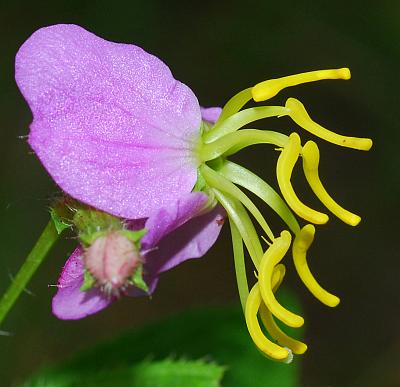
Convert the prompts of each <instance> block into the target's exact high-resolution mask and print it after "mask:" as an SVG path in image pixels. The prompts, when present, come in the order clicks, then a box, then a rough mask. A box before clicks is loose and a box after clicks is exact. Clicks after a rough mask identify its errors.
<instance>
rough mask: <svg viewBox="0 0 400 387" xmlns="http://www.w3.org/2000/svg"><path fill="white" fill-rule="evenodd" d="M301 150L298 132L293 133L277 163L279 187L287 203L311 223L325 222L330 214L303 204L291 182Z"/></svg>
mask: <svg viewBox="0 0 400 387" xmlns="http://www.w3.org/2000/svg"><path fill="white" fill-rule="evenodd" d="M300 152H301V144H300V137H299V135H298V134H297V133H292V134H291V135H290V136H289V141H288V143H287V144H286V146H285V147H284V148H283V150H282V153H281V154H280V156H279V158H278V162H277V165H276V176H277V179H278V184H279V188H280V190H281V192H282V195H283V197H284V198H285V200H286V202H287V204H288V205H289V207H290V208H291V209H292V210H293V211H294V212H295V213H296V214H297V215H299V216H300V217H302V218H303V219H306V220H308V221H309V222H311V223H315V224H324V223H326V222H327V221H328V220H329V217H328V215H326V214H323V213H322V212H318V211H315V210H313V209H312V208H310V207H307V206H306V205H305V204H303V203H302V202H301V201H300V199H299V198H298V197H297V195H296V193H295V192H294V190H293V187H292V184H291V182H290V179H291V177H292V171H293V168H294V166H295V164H296V161H297V159H298V158H299V155H300Z"/></svg>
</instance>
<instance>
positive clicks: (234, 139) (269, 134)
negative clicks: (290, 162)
mask: <svg viewBox="0 0 400 387" xmlns="http://www.w3.org/2000/svg"><path fill="white" fill-rule="evenodd" d="M287 139H288V137H287V136H286V135H284V134H282V133H278V132H273V131H270V130H258V129H242V130H240V131H237V132H233V133H229V134H227V135H226V136H223V137H220V138H218V139H217V140H215V141H213V142H211V143H208V144H204V145H203V146H202V148H201V150H200V159H201V161H202V162H205V161H209V160H213V159H215V158H217V157H219V156H221V155H224V156H229V155H232V154H235V153H236V152H238V151H240V150H241V149H243V148H245V147H247V146H249V145H256V144H273V145H276V146H279V147H283V146H284V145H285V144H286V143H287Z"/></svg>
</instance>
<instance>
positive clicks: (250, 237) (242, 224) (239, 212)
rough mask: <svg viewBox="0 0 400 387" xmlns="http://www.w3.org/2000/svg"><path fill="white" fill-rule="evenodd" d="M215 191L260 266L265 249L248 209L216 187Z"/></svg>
mask: <svg viewBox="0 0 400 387" xmlns="http://www.w3.org/2000/svg"><path fill="white" fill-rule="evenodd" d="M213 191H214V194H215V197H216V198H217V199H218V201H219V203H220V204H221V205H222V206H223V207H224V208H225V210H226V212H227V213H228V217H229V219H232V221H233V222H234V223H235V226H236V227H237V229H238V230H239V233H240V236H241V237H242V238H243V241H244V244H245V245H246V248H247V250H248V252H249V254H250V257H251V259H252V261H253V263H254V266H255V267H256V268H258V266H259V264H260V260H261V257H262V255H263V250H262V247H261V243H260V240H259V238H258V235H257V232H256V230H255V228H254V225H253V223H252V221H251V219H250V217H249V215H248V213H247V211H246V210H245V208H244V207H243V205H242V204H241V203H240V202H239V200H236V199H234V198H232V197H230V196H229V195H226V194H224V193H222V192H221V191H219V190H218V189H216V188H213Z"/></svg>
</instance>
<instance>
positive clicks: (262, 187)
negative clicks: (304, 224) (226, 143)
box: [218, 160, 300, 234]
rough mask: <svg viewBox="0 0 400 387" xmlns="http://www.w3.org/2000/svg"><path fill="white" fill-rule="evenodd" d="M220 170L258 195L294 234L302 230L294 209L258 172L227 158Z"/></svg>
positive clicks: (228, 177)
mask: <svg viewBox="0 0 400 387" xmlns="http://www.w3.org/2000/svg"><path fill="white" fill-rule="evenodd" d="M218 172H219V173H220V174H221V175H222V176H224V177H226V178H227V179H229V180H230V181H232V183H234V184H238V185H240V186H242V187H244V188H246V189H247V190H249V191H250V192H252V193H253V194H254V195H257V196H258V197H259V198H260V199H261V200H263V201H264V203H266V204H267V205H268V206H270V207H271V208H272V209H273V210H274V211H275V212H276V213H277V214H278V215H279V216H280V217H281V218H282V220H283V221H284V222H285V223H286V224H287V225H288V227H289V228H290V230H291V231H292V232H293V233H294V234H296V233H297V232H298V231H300V226H299V224H298V223H297V220H296V217H295V216H294V215H293V213H292V211H290V209H289V207H288V206H287V204H286V203H285V202H284V200H282V198H281V197H280V196H279V194H278V193H277V192H276V191H275V190H274V189H273V188H272V187H271V186H270V185H269V184H267V183H266V182H265V181H264V180H262V179H261V178H260V177H258V176H257V175H256V174H254V173H253V172H251V171H249V170H248V169H246V168H244V167H242V166H240V165H238V164H235V163H233V162H231V161H227V160H225V161H224V164H223V165H222V167H221V168H220V169H218Z"/></svg>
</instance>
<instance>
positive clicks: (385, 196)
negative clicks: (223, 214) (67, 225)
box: [0, 0, 400, 387]
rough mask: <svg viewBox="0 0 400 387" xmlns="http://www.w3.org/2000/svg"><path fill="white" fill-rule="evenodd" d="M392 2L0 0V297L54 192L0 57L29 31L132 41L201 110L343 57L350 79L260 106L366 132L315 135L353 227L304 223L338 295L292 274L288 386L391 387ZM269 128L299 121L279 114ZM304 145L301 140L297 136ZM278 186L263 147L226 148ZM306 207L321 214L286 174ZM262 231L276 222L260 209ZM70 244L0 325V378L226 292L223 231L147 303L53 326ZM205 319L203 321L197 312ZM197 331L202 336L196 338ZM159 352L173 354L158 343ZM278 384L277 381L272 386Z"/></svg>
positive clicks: (229, 268)
mask: <svg viewBox="0 0 400 387" xmlns="http://www.w3.org/2000/svg"><path fill="white" fill-rule="evenodd" d="M399 16H400V2H397V1H393V0H392V1H372V2H365V1H336V2H332V1H329V2H328V1H316V2H312V1H305V0H298V1H285V2H277V1H274V2H273V1H268V0H265V1H254V2H252V1H248V2H239V1H202V2H201V3H200V2H188V1H186V2H177V1H161V0H158V1H154V0H147V1H133V0H130V1H128V0H125V1H121V0H113V1H106V0H101V1H84V0H79V1H77V0H69V1H66V0H62V1H56V2H54V1H36V2H31V1H21V0H20V1H13V2H11V1H10V2H8V1H5V0H2V1H1V2H0V50H1V51H0V54H1V55H0V122H1V125H0V136H1V137H0V138H1V155H2V159H1V163H0V173H1V186H0V187H1V188H0V214H1V224H0V235H1V246H2V249H1V256H0V293H2V292H3V291H4V290H5V289H6V287H7V286H8V284H9V283H10V277H11V276H12V275H13V274H15V273H16V272H17V270H18V268H19V266H20V265H21V263H22V262H23V260H24V257H25V256H26V254H27V253H28V252H29V250H30V248H31V247H32V245H33V243H34V242H35V239H36V238H37V236H38V235H39V233H40V232H41V230H42V228H43V227H44V225H45V224H46V222H47V218H48V214H47V206H48V204H49V202H50V198H51V197H52V195H53V194H54V193H55V192H57V188H56V187H55V186H54V184H53V183H52V181H51V179H50V178H49V176H48V175H47V174H46V172H45V170H44V169H43V168H42V166H41V165H40V163H39V162H38V160H37V159H36V157H35V156H34V155H32V154H31V151H30V149H29V147H28V145H27V143H26V141H25V139H24V138H22V139H21V138H20V136H25V135H26V134H27V133H28V126H29V123H30V121H31V114H30V111H29V108H28V106H27V105H26V103H25V101H24V100H23V98H22V97H21V95H20V93H19V91H18V89H17V87H16V85H15V82H14V78H13V66H14V56H15V53H16V52H17V50H18V48H19V46H20V45H21V44H22V43H23V42H24V41H25V40H26V39H27V38H28V37H29V35H30V34H31V33H32V32H34V31H35V30H36V29H38V28H40V27H42V26H46V25H51V24H57V23H76V24H79V25H81V26H83V27H85V28H87V29H89V30H91V31H92V32H94V33H96V34H97V35H99V36H101V37H103V38H105V39H108V40H113V41H117V42H126V43H135V44H137V45H140V46H142V47H143V48H145V49H146V50H147V51H149V52H151V53H153V54H155V55H157V56H158V57H160V58H162V59H163V60H164V61H165V62H166V63H167V64H168V65H169V66H170V68H171V70H172V72H173V74H174V75H175V77H176V78H177V79H179V80H181V81H182V82H184V83H186V84H187V85H189V86H190V87H191V88H192V90H194V92H195V93H196V95H197V96H198V98H199V101H200V102H201V104H202V105H204V106H218V105H223V104H224V102H226V101H227V99H228V98H229V97H230V96H232V95H233V94H234V93H235V92H237V91H239V90H241V89H243V88H246V87H249V86H250V85H253V84H255V83H256V82H258V81H261V80H264V79H267V78H272V77H278V76H283V75H288V74H293V73H297V72H302V71H308V70H314V69H324V68H335V67H343V66H348V67H350V69H351V70H352V74H353V77H352V80H351V81H348V82H343V81H335V82H334V81H326V82H321V83H320V84H309V85H304V86H300V87H297V88H292V89H289V90H287V91H285V92H283V93H281V94H280V95H279V96H278V97H276V98H275V99H274V100H273V104H278V103H279V104H282V103H284V101H285V99H286V98H288V97H289V96H293V97H296V98H298V99H300V100H301V101H302V102H303V103H304V104H305V105H306V107H308V110H309V112H310V114H311V116H312V117H313V118H315V119H316V120H317V121H319V122H321V123H323V124H325V125H326V126H327V127H329V128H332V129H337V131H338V132H341V133H343V134H349V135H354V136H362V137H364V136H365V137H372V138H373V139H374V147H373V149H372V151H370V152H369V153H363V152H357V151H351V150H349V149H339V148H338V147H336V146H333V145H330V144H325V143H322V141H319V145H320V149H321V177H322V179H323V181H325V182H326V186H327V188H328V190H329V191H330V192H331V193H332V194H334V197H335V198H337V200H338V201H339V202H340V203H343V205H344V206H345V207H347V208H349V209H350V210H354V211H355V212H356V213H359V214H360V215H361V216H362V217H363V221H362V222H361V224H360V226H359V227H357V228H356V229H353V228H351V227H350V226H346V225H345V224H342V223H341V222H340V221H339V220H337V219H334V218H333V217H331V219H332V220H331V221H330V224H328V225H326V226H324V227H322V228H319V229H318V230H317V238H316V242H315V243H314V246H313V248H312V253H311V258H310V262H311V267H312V269H313V271H314V272H315V273H316V274H317V277H318V278H319V279H320V280H321V283H322V284H324V285H325V286H326V288H327V289H331V290H332V291H334V292H336V294H338V295H340V296H341V298H342V303H341V304H340V306H339V307H338V308H336V309H335V310H331V309H327V308H326V307H324V306H322V305H320V304H319V303H318V302H317V301H316V300H315V299H314V298H313V297H312V296H311V295H309V294H308V293H307V291H306V290H305V289H304V287H303V286H302V284H301V283H300V281H299V279H298V278H297V277H296V276H295V275H294V274H293V267H292V265H291V264H290V260H287V261H288V269H289V275H288V280H287V281H286V282H287V286H288V287H290V288H291V289H292V290H294V291H295V292H296V293H297V294H298V295H299V297H300V299H301V302H302V304H303V308H304V310H305V312H304V313H305V316H306V325H305V329H306V332H305V335H306V342H307V344H308V345H309V351H308V352H307V353H306V355H305V356H304V358H303V361H302V363H301V380H300V381H299V385H300V386H307V387H308V386H310V387H311V386H383V387H385V386H399V385H400V369H399V367H398V365H399V362H400V333H399V331H398V330H397V328H398V326H399V306H400V302H399V294H400V281H399V274H398V273H399V271H400V270H399V269H400V259H399V258H400V254H399V251H398V238H399V237H398V229H396V228H395V227H396V226H397V224H398V222H397V220H398V215H399V212H398V200H399V199H398V198H399V191H400V182H399V178H398V175H399V174H398V167H399V166H400V163H399V158H400V157H399V151H398V149H399V148H398V144H399V130H400V128H399V126H400V125H399V123H398V115H399V107H398V103H399V97H398V91H399V88H398V86H399V85H398V83H399V71H398V67H399V63H400V45H399V39H400V24H399V21H398V20H399ZM261 127H264V128H267V129H282V130H283V131H285V132H286V133H290V132H291V131H292V130H299V129H298V128H295V125H294V124H293V123H292V122H291V121H290V120H289V119H286V118H282V119H281V120H274V119H271V120H269V121H264V122H263V123H262V126H261ZM302 137H303V138H304V139H307V138H309V137H308V136H307V135H306V134H304V132H302ZM240 161H241V162H242V163H243V164H246V165H247V166H248V167H249V168H250V169H252V170H254V171H256V172H257V173H259V174H261V175H263V176H264V177H266V178H268V179H269V181H270V182H271V183H272V184H273V185H275V186H276V181H275V177H274V163H275V161H276V153H275V152H274V151H273V150H272V148H268V149H266V148H265V147H262V146H261V147H254V148H252V149H249V150H246V151H245V152H243V154H242V155H241V156H240ZM296 180H298V182H297V185H296V186H297V187H298V191H299V192H302V197H304V200H305V201H307V203H310V204H311V203H313V206H314V207H317V208H321V206H320V205H319V203H318V202H317V200H316V199H314V198H313V196H312V195H311V194H310V192H309V189H307V187H306V186H305V184H304V179H303V178H302V176H301V174H299V176H296ZM266 214H267V216H270V218H271V223H272V225H273V226H274V227H275V230H277V231H278V230H280V229H281V227H282V225H281V224H280V223H278V222H277V221H276V219H275V217H274V216H273V214H272V213H271V212H268V211H266ZM74 244H75V242H74V241H73V240H66V241H64V242H63V243H61V244H59V245H58V246H57V248H56V249H55V250H53V251H52V253H51V254H50V256H49V257H48V259H47V260H46V262H45V264H44V265H43V266H42V267H41V269H40V271H39V272H38V273H37V275H36V276H35V278H34V279H33V281H32V282H31V283H30V285H29V289H30V290H31V291H32V292H33V294H34V295H27V294H24V295H23V296H22V297H21V298H20V300H19V301H18V303H17V304H16V306H15V308H14V309H13V310H12V312H11V313H10V315H9V316H8V319H7V320H6V322H5V323H4V324H3V326H2V327H1V329H3V330H7V331H10V332H12V333H13V335H12V336H10V337H1V336H0V385H1V386H9V385H10V384H11V383H12V382H15V381H21V380H23V379H24V378H25V377H26V376H27V375H29V374H31V373H32V372H34V371H35V370H37V369H38V368H39V367H41V366H43V365H47V364H53V363H56V362H57V361H60V360H62V359H66V358H68V357H69V356H71V355H72V354H73V353H75V352H76V351H78V350H80V349H83V348H87V347H89V346H90V345H91V344H93V343H96V342H98V341H99V340H100V339H104V338H110V337H113V336H115V335H117V334H118V333H120V332H122V331H124V330H125V329H126V328H128V327H134V326H140V325H142V324H143V323H144V322H145V321H154V320H156V319H157V318H159V317H161V316H170V315H173V314H174V313H176V312H177V311H180V310H184V309H186V308H188V307H199V306H218V305H225V304H232V303H237V302H238V297H237V293H236V284H235V277H234V272H233V261H232V254H231V247H230V238H229V232H228V227H225V230H224V232H223V235H222V237H221V238H220V239H219V241H218V243H217V244H216V245H215V246H214V247H213V249H212V251H211V252H210V253H209V254H208V255H207V256H206V257H205V258H204V259H201V260H197V261H193V262H190V261H189V262H187V263H185V264H183V265H182V266H181V267H178V268H177V269H176V270H173V271H172V272H169V273H166V274H164V275H163V276H162V278H161V281H160V285H159V287H158V289H157V292H156V294H155V295H154V297H153V298H152V299H151V300H148V299H144V298H143V299H123V300H121V302H119V303H117V304H115V305H114V306H113V307H112V308H109V309H108V310H106V311H104V312H103V313H100V314H98V315H95V316H93V317H90V318H87V319H85V320H82V321H78V322H63V321H58V320H57V319H56V318H55V317H53V316H52V315H51V311H50V301H51V297H52V295H53V294H54V288H51V287H48V285H49V284H55V283H56V282H57V276H58V273H59V271H60V268H61V267H62V266H63V262H64V261H65V259H66V257H67V255H68V252H70V251H71V250H72V249H73V246H74ZM209 329H210V330H212V329H213V321H212V320H211V321H210V322H209ZM204 340H207V336H206V334H205V336H204ZM171 352H173V348H171ZM277 387H279V386H277Z"/></svg>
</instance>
